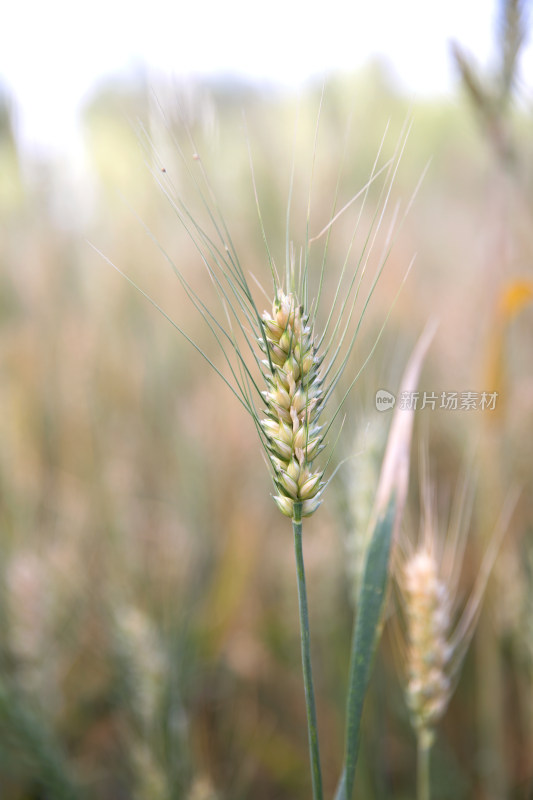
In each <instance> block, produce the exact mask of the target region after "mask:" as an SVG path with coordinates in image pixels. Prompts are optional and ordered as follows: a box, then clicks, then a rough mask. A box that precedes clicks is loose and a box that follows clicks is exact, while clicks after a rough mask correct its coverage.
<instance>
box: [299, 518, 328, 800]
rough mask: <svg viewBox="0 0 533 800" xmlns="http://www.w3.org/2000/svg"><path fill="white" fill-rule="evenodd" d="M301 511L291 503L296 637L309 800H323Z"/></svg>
mask: <svg viewBox="0 0 533 800" xmlns="http://www.w3.org/2000/svg"><path fill="white" fill-rule="evenodd" d="M301 510H302V509H301V503H295V504H294V517H293V520H292V529H293V531H294V552H295V554H296V574H297V577H298V602H299V606H300V636H301V640H302V668H303V675H304V687H305V706H306V710H307V732H308V734H309V756H310V759H311V777H312V781H313V800H323V793H322V772H321V769H320V749H319V745H318V729H317V724H316V708H315V693H314V689H313V672H312V669H311V649H310V635H309V611H308V609H307V590H306V588H305V569H304V556H303V549H302V517H301Z"/></svg>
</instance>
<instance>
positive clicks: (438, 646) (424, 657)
mask: <svg viewBox="0 0 533 800" xmlns="http://www.w3.org/2000/svg"><path fill="white" fill-rule="evenodd" d="M422 472H423V475H422V481H421V483H422V494H423V503H422V506H423V513H422V519H421V534H420V541H419V542H418V544H417V546H416V547H415V548H414V549H412V547H411V545H410V543H409V542H408V541H406V540H405V538H404V539H403V540H402V547H403V550H404V554H405V555H404V557H403V561H402V560H401V557H400V560H399V561H398V563H397V565H396V571H397V580H398V585H399V589H400V600H401V605H402V611H403V615H404V618H405V631H404V635H405V641H404V643H403V645H402V646H401V657H402V660H403V662H404V666H405V670H406V673H407V678H406V680H407V685H406V699H407V705H408V706H409V710H410V714H411V722H412V725H413V728H414V730H415V732H416V736H417V745H418V767H417V787H418V789H417V798H418V800H429V798H430V765H429V757H430V751H431V747H432V745H433V741H434V736H435V728H436V725H437V724H438V722H439V721H440V719H441V718H442V716H443V715H444V714H445V712H446V709H447V707H448V704H449V701H450V697H451V695H452V693H453V691H454V689H455V686H456V684H457V681H458V679H459V674H460V671H461V666H462V663H463V660H464V657H465V655H466V651H467V649H468V646H469V644H470V641H471V639H472V636H473V635H474V631H475V627H476V623H477V620H478V617H479V614H480V612H481V606H482V601H483V595H484V592H485V588H486V586H487V582H488V579H489V577H490V573H491V571H492V567H493V565H494V562H495V559H496V556H497V554H498V551H499V548H500V545H501V543H502V539H503V536H504V534H505V531H506V530H507V527H508V524H509V521H510V517H511V514H512V511H513V509H514V506H515V504H516V500H517V495H516V493H513V494H512V495H509V497H508V499H507V502H506V503H505V505H504V508H503V510H502V513H501V516H500V519H499V520H498V522H497V524H496V527H495V529H494V531H493V534H492V536H491V538H490V542H489V546H488V547H487V550H486V552H485V554H484V557H483V559H482V561H481V564H480V567H479V571H478V577H477V580H476V582H475V584H474V587H473V588H472V591H471V594H470V595H469V597H468V600H467V602H466V604H465V605H464V607H463V608H461V604H460V602H459V598H458V586H459V579H460V575H461V571H462V559H463V554H464V550H465V546H466V538H467V533H468V528H469V524H470V515H471V511H472V503H473V489H472V480H471V476H469V475H468V474H467V473H465V474H464V475H461V477H460V479H459V488H458V491H457V494H456V497H455V503H454V505H453V508H452V511H451V515H450V522H449V527H448V530H447V532H446V535H445V536H439V523H438V520H437V518H436V512H435V508H434V499H433V492H432V490H431V487H430V482H429V473H428V468H427V465H426V464H425V462H424V461H423V464H422ZM460 608H461V610H460Z"/></svg>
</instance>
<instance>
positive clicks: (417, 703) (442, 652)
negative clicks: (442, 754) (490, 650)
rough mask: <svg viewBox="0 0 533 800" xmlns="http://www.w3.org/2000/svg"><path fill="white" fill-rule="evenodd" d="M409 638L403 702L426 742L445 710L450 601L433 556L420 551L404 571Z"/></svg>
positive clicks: (449, 649) (422, 549)
mask: <svg viewBox="0 0 533 800" xmlns="http://www.w3.org/2000/svg"><path fill="white" fill-rule="evenodd" d="M404 579H405V586H404V591H405V609H406V617H407V636H408V651H407V663H408V667H407V670H408V683H407V691H406V694H407V702H408V705H409V709H410V711H411V717H412V722H413V726H414V728H415V729H416V730H417V732H419V733H420V734H422V735H425V736H426V737H427V738H429V737H432V736H433V729H434V727H435V725H436V724H437V722H438V721H439V719H440V717H441V716H442V714H443V713H444V711H445V710H446V707H447V705H448V701H449V698H450V692H451V683H450V679H449V676H448V674H447V668H448V665H449V660H450V655H451V648H450V645H449V633H450V610H451V608H450V607H451V603H450V596H449V592H448V588H447V586H446V584H445V582H444V581H443V580H442V579H441V578H440V577H439V573H438V565H437V562H436V559H435V556H434V554H433V553H432V552H431V550H430V549H429V548H427V547H426V546H422V547H421V548H420V549H419V550H417V551H416V552H415V553H414V555H413V556H412V557H411V558H410V559H409V560H408V561H407V563H406V565H405V571H404Z"/></svg>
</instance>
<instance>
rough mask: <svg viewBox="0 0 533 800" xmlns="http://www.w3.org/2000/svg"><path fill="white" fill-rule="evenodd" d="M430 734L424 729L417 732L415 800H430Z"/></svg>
mask: <svg viewBox="0 0 533 800" xmlns="http://www.w3.org/2000/svg"><path fill="white" fill-rule="evenodd" d="M432 739H433V737H432V734H431V732H430V731H427V730H425V729H422V730H419V731H418V742H417V743H418V760H417V773H416V774H417V794H416V797H417V800H430V796H431V792H430V780H429V757H430V753H431V744H432Z"/></svg>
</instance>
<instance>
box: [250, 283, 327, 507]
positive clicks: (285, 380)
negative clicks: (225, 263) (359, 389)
mask: <svg viewBox="0 0 533 800" xmlns="http://www.w3.org/2000/svg"><path fill="white" fill-rule="evenodd" d="M262 319H263V325H264V333H265V338H264V339H259V343H260V346H261V347H262V348H263V349H265V350H266V351H267V355H268V359H266V360H265V361H264V362H263V364H264V366H265V372H264V374H265V379H266V382H267V386H268V389H267V390H266V391H265V392H263V395H264V398H265V402H266V412H265V413H266V417H265V418H264V419H263V420H262V421H261V425H262V428H263V430H264V432H265V434H266V438H267V448H268V454H269V457H270V462H271V464H272V467H273V469H274V482H275V485H276V487H277V489H278V491H279V494H278V495H276V496H275V497H274V500H275V501H276V503H277V505H278V507H279V509H280V510H281V512H282V513H283V514H285V515H286V516H287V517H291V518H292V517H293V516H294V504H295V502H296V503H301V515H302V517H308V516H310V515H311V514H312V513H313V512H314V511H316V509H317V508H318V507H319V505H320V503H321V500H320V495H321V491H322V488H323V486H324V484H323V483H322V481H321V478H322V473H321V472H316V471H314V470H313V461H314V459H315V457H316V456H317V455H318V454H319V453H320V451H321V450H322V449H323V447H324V445H323V441H322V439H323V437H322V435H321V432H322V428H321V427H320V426H319V425H318V418H319V416H320V412H321V410H322V406H323V400H324V392H323V390H322V385H323V382H322V380H321V379H320V374H319V369H320V359H319V357H318V356H317V347H316V344H315V343H314V341H313V336H312V331H311V328H310V326H309V317H308V315H306V314H305V311H304V307H303V305H301V304H300V303H299V301H298V298H297V297H296V296H295V295H294V294H292V293H289V294H283V292H281V291H280V292H279V293H278V296H277V297H276V299H275V300H274V303H273V305H272V313H271V314H270V313H269V312H267V311H265V312H264V314H263V317H262Z"/></svg>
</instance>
